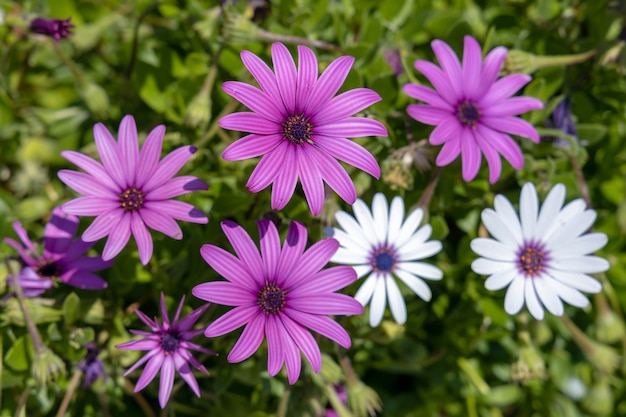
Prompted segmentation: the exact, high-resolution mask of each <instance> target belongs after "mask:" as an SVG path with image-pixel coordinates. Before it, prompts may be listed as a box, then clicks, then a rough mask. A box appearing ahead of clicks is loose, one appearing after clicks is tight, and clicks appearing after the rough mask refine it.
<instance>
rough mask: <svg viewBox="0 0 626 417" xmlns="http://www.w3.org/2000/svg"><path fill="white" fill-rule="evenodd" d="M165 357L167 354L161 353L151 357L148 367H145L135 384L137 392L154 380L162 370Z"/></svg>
mask: <svg viewBox="0 0 626 417" xmlns="http://www.w3.org/2000/svg"><path fill="white" fill-rule="evenodd" d="M164 358H165V355H163V354H159V353H157V354H155V355H154V356H152V357H151V358H150V360H149V361H148V363H147V364H146V367H145V368H144V369H143V372H142V373H141V376H140V377H139V380H138V381H137V384H136V385H135V392H139V391H141V390H142V389H144V388H145V387H146V386H148V384H149V383H150V382H152V380H153V379H154V377H155V376H157V374H158V373H159V370H161V365H163V359H164Z"/></svg>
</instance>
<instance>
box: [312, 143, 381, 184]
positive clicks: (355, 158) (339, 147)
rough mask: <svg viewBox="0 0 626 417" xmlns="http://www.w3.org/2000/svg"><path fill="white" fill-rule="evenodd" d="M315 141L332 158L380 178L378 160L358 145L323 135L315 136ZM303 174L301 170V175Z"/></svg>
mask: <svg viewBox="0 0 626 417" xmlns="http://www.w3.org/2000/svg"><path fill="white" fill-rule="evenodd" d="M314 141H315V143H316V144H317V145H318V146H319V147H321V148H322V149H323V150H324V151H326V152H328V153H329V154H330V155H331V156H332V157H334V158H337V159H339V160H340V161H343V162H345V163H347V164H350V165H352V166H354V167H356V168H359V169H360V170H363V171H365V172H367V173H368V174H370V175H371V176H372V177H374V178H380V166H378V162H377V161H376V158H374V157H373V156H372V154H371V153H369V151H368V150H367V149H365V148H364V147H363V146H361V145H359V144H358V143H356V142H353V141H351V140H348V139H344V138H336V137H334V138H331V137H327V136H322V135H315V138H314ZM309 165H312V164H309ZM302 172H303V171H302V169H301V170H300V175H302Z"/></svg>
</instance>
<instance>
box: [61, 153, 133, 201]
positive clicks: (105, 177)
mask: <svg viewBox="0 0 626 417" xmlns="http://www.w3.org/2000/svg"><path fill="white" fill-rule="evenodd" d="M61 156H62V157H63V158H65V159H67V160H68V161H70V162H71V163H73V164H74V165H76V166H77V167H79V168H80V169H82V170H84V171H85V172H87V173H88V174H90V175H91V176H92V177H94V178H97V179H98V181H100V182H101V183H102V184H104V185H105V186H106V188H108V189H109V190H111V191H114V192H120V191H121V190H122V188H121V187H120V186H119V185H118V184H116V183H115V181H113V179H112V178H111V177H110V176H109V174H107V173H106V171H105V170H104V167H103V166H102V165H100V164H99V163H98V162H96V161H95V160H94V159H92V158H90V157H88V156H87V155H83V154H82V153H78V152H74V151H63V152H61Z"/></svg>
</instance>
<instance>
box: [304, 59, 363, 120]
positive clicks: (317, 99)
mask: <svg viewBox="0 0 626 417" xmlns="http://www.w3.org/2000/svg"><path fill="white" fill-rule="evenodd" d="M352 64H354V58H353V57H351V56H340V57H339V58H337V59H335V60H334V61H333V62H331V63H330V65H329V66H328V67H327V68H326V70H325V71H324V72H323V73H322V75H320V77H319V79H318V80H317V82H316V83H315V87H313V90H312V91H311V93H310V95H309V101H308V102H307V104H306V106H305V108H304V113H305V114H315V113H317V111H318V110H319V108H320V107H322V106H324V105H325V104H326V103H328V101H329V100H330V99H331V98H332V97H333V96H334V95H335V94H336V93H337V91H339V88H341V85H342V84H343V82H344V81H345V79H346V77H347V76H348V73H349V72H350V68H352Z"/></svg>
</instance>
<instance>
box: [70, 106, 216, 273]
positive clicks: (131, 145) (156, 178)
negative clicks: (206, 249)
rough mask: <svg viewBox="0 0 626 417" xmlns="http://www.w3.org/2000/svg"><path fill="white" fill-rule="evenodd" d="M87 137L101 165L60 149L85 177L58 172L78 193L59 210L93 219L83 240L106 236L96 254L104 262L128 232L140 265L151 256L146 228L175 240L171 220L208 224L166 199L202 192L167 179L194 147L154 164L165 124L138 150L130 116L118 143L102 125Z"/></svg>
mask: <svg viewBox="0 0 626 417" xmlns="http://www.w3.org/2000/svg"><path fill="white" fill-rule="evenodd" d="M93 133H94V139H95V142H96V147H97V148H98V153H99V154H100V158H101V159H102V164H100V163H98V162H97V161H95V160H94V159H92V158H90V157H88V156H86V155H83V154H81V153H78V152H74V151H63V152H61V155H62V156H63V157H64V158H65V159H67V160H68V161H70V162H72V163H73V164H75V165H77V166H78V167H79V168H82V169H83V170H85V171H86V173H82V172H77V171H71V170H66V169H64V170H61V171H59V178H60V179H61V181H63V182H64V183H65V184H66V185H67V186H69V187H70V188H72V189H74V191H76V192H78V193H80V194H83V197H79V198H76V199H74V200H71V201H68V202H67V203H65V204H63V206H62V208H63V211H65V212H66V213H68V214H75V215H78V216H97V217H96V219H95V220H94V221H93V223H91V225H90V226H89V227H88V228H87V230H85V232H84V233H83V236H82V237H83V239H84V240H86V241H87V242H94V241H96V240H99V239H102V238H103V237H105V236H107V235H108V236H109V238H108V239H107V242H106V245H105V246H104V250H103V252H102V257H103V258H104V259H105V260H108V259H112V258H114V257H115V256H116V255H117V254H118V253H120V251H121V250H122V249H123V248H124V246H126V243H127V242H128V239H129V238H130V235H131V233H132V235H133V236H134V237H135V241H136V242H137V248H138V249H139V258H140V259H141V263H142V264H144V265H145V264H147V263H148V262H150V258H152V237H151V236H150V232H148V228H147V227H146V226H148V227H150V228H152V229H154V230H158V231H159V232H161V233H164V234H166V235H168V236H170V237H173V238H174V239H178V240H180V239H182V237H183V232H182V231H181V229H180V227H179V226H178V224H177V223H176V221H175V220H184V221H188V222H193V223H207V222H208V219H207V217H206V216H205V215H204V214H203V213H202V212H201V211H200V210H198V209H197V208H195V207H193V206H192V205H191V204H188V203H184V202H182V201H174V200H170V199H171V198H173V197H176V196H179V195H182V194H186V193H189V192H191V191H197V190H206V189H208V187H207V185H206V183H204V182H203V181H201V180H199V179H198V178H196V177H192V176H180V177H174V178H172V177H173V176H174V175H175V174H176V173H177V172H178V171H179V170H180V169H181V168H182V167H183V165H184V164H185V163H186V162H187V161H188V160H189V158H191V157H192V156H193V154H194V153H195V152H196V150H197V149H196V148H195V147H193V146H183V147H181V148H178V149H176V150H175V151H173V152H171V153H170V154H169V155H167V156H166V157H165V158H163V160H162V161H159V157H160V156H161V145H162V144H163V136H164V135H165V126H163V125H160V126H157V127H155V128H154V129H153V130H152V131H151V132H150V134H149V135H148V137H147V138H146V141H145V143H144V144H143V146H142V148H141V152H140V151H139V142H138V139H137V127H136V126H135V119H133V117H132V116H125V117H124V119H122V123H121V124H120V128H119V132H118V136H119V143H116V142H115V139H114V138H113V136H112V135H111V133H109V131H108V130H107V128H106V127H104V125H103V124H102V123H97V124H96V125H95V126H94V128H93Z"/></svg>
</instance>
